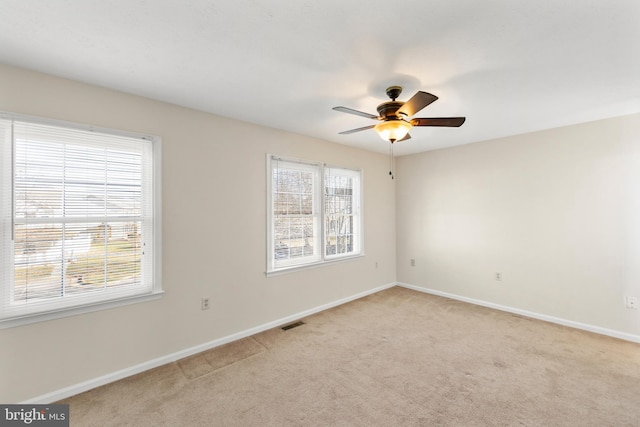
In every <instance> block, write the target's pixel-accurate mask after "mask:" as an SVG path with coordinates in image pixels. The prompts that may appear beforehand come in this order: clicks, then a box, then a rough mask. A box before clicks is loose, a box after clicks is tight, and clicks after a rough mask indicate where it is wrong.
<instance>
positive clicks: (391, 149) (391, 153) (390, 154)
mask: <svg viewBox="0 0 640 427" xmlns="http://www.w3.org/2000/svg"><path fill="white" fill-rule="evenodd" d="M389 175H391V179H395V177H394V176H393V142H392V143H391V144H389Z"/></svg>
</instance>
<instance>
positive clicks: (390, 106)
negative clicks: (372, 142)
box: [333, 86, 465, 144]
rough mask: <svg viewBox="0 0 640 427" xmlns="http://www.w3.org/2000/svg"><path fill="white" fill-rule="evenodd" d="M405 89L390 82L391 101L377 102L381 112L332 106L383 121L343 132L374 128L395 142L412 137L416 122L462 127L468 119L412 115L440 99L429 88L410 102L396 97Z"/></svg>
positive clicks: (342, 133)
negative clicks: (415, 116)
mask: <svg viewBox="0 0 640 427" xmlns="http://www.w3.org/2000/svg"><path fill="white" fill-rule="evenodd" d="M400 93H402V87H401V86H391V87H388V88H387V96H389V98H391V101H387V102H383V103H382V104H380V105H378V107H377V110H378V114H379V115H378V116H376V115H374V114H369V113H365V112H363V111H358V110H354V109H352V108H347V107H333V109H334V110H335V111H342V112H343V113H348V114H355V115H356V116H362V117H366V118H368V119H373V120H378V121H379V122H380V123H378V124H376V125H369V126H364V127H361V128H357V129H351V130H347V131H344V132H340V133H339V134H340V135H348V134H350V133H354V132H360V131H363V130H367V129H372V128H373V129H375V130H376V132H378V135H380V137H381V138H382V139H384V140H385V141H390V142H391V143H392V144H393V143H394V142H396V141H406V140H407V139H409V138H411V135H409V131H410V130H411V129H412V128H413V127H414V126H441V127H460V126H462V124H463V123H464V121H465V117H434V118H413V119H412V118H410V117H411V116H413V115H414V114H415V113H417V112H418V111H420V110H422V109H423V108H424V107H426V106H427V105H429V104H431V103H432V102H434V101H435V100H437V99H438V97H437V96H435V95H432V94H430V93H427V92H422V91H418V92H416V94H415V95H413V96H412V97H411V98H410V99H409V100H408V101H407V102H402V101H396V99H398V96H400Z"/></svg>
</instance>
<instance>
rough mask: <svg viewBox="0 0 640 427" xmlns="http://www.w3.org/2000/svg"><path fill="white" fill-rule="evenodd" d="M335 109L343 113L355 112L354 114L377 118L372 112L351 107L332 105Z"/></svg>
mask: <svg viewBox="0 0 640 427" xmlns="http://www.w3.org/2000/svg"><path fill="white" fill-rule="evenodd" d="M332 109H333V110H335V111H341V112H343V113H348V114H355V115H356V116H362V117H366V118H368V119H373V120H378V116H374V115H373V114H369V113H365V112H364V111H358V110H354V109H353V108H347V107H333V108H332Z"/></svg>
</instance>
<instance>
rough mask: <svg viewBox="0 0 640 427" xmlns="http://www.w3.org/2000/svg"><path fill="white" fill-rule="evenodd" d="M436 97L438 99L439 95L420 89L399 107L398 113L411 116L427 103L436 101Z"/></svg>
mask: <svg viewBox="0 0 640 427" xmlns="http://www.w3.org/2000/svg"><path fill="white" fill-rule="evenodd" d="M436 99H438V97H437V96H435V95H432V94H430V93H428V92H422V91H420V90H419V91H418V92H416V94H415V95H413V96H412V97H411V99H409V100H408V101H407V102H405V103H404V105H403V106H402V107H400V108H399V109H398V111H397V113H396V114H402V115H405V116H407V117H411V116H413V115H414V114H415V113H417V112H418V111H420V110H422V109H423V108H424V107H426V106H427V105H429V104H431V103H432V102H434V101H435V100H436Z"/></svg>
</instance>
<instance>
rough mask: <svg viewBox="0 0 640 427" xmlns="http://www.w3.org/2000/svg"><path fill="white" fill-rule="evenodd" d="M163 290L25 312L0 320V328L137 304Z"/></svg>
mask: <svg viewBox="0 0 640 427" xmlns="http://www.w3.org/2000/svg"><path fill="white" fill-rule="evenodd" d="M163 294H164V292H163V291H159V292H154V293H152V294H146V295H136V296H130V297H125V298H120V299H115V300H109V301H103V302H97V303H93V304H86V305H81V306H76V307H67V308H60V309H57V310H53V311H45V312H41V313H33V314H26V315H23V316H17V317H11V318H8V319H4V320H0V329H7V328H13V327H16V326H24V325H30V324H32V323H38V322H45V321H48V320H54V319H60V318H63V317H69V316H75V315H78V314H84V313H91V312H94V311H100V310H106V309H109V308H115V307H122V306H125V305H130V304H138V303H141V302H148V301H154V300H157V299H160V298H162V295H163Z"/></svg>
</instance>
